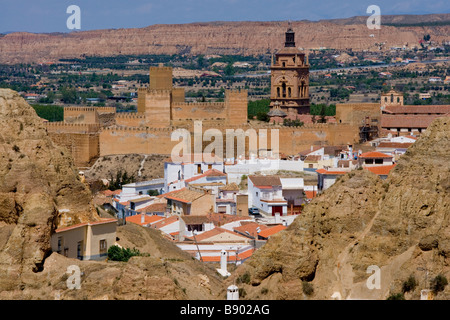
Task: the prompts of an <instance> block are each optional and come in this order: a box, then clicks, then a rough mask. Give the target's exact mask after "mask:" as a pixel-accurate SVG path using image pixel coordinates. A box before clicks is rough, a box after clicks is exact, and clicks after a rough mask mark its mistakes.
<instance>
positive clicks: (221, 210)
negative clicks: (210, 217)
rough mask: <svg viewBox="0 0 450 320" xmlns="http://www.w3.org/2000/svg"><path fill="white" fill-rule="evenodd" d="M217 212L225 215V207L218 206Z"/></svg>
mask: <svg viewBox="0 0 450 320" xmlns="http://www.w3.org/2000/svg"><path fill="white" fill-rule="evenodd" d="M217 211H218V212H219V213H227V206H218V207H217Z"/></svg>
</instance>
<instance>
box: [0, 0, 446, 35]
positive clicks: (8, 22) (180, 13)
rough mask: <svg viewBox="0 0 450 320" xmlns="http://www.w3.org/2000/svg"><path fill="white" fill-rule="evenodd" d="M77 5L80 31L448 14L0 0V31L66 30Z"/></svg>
mask: <svg viewBox="0 0 450 320" xmlns="http://www.w3.org/2000/svg"><path fill="white" fill-rule="evenodd" d="M70 5H77V6H78V7H79V8H80V11H81V13H80V17H81V19H80V20H81V23H80V27H81V28H80V31H85V30H95V29H120V28H142V27H147V26H149V25H153V24H181V23H191V22H209V21H286V20H292V21H296V20H304V19H305V20H311V21H317V20H321V19H336V18H349V17H353V16H369V15H370V14H368V13H366V10H367V7H368V6H370V5H377V6H379V7H380V11H381V15H383V14H386V15H392V14H430V13H450V1H449V0H129V1H126V0H120V1H118V0H38V1H37V0H0V8H1V9H0V32H11V31H27V32H36V33H41V32H46V33H47V32H70V31H71V30H69V29H68V27H67V20H68V19H69V18H70V16H71V13H66V11H67V8H68V7H69V6H70Z"/></svg>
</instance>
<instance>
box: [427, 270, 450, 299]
mask: <svg viewBox="0 0 450 320" xmlns="http://www.w3.org/2000/svg"><path fill="white" fill-rule="evenodd" d="M447 284H448V281H447V278H446V277H445V276H443V275H441V274H439V275H437V276H436V277H435V278H434V279H433V280H432V281H431V289H432V290H433V292H434V293H435V294H436V293H438V292H440V291H444V289H445V286H446V285H447Z"/></svg>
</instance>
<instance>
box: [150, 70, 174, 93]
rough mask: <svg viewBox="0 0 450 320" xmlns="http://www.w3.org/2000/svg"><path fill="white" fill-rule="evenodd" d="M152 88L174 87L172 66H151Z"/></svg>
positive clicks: (167, 88)
mask: <svg viewBox="0 0 450 320" xmlns="http://www.w3.org/2000/svg"><path fill="white" fill-rule="evenodd" d="M149 88H150V90H171V89H172V67H150V86H149Z"/></svg>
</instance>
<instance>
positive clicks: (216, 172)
mask: <svg viewBox="0 0 450 320" xmlns="http://www.w3.org/2000/svg"><path fill="white" fill-rule="evenodd" d="M226 176H227V174H226V173H223V172H222V171H219V170H217V169H209V170H208V171H205V172H204V173H203V174H201V175H198V176H194V177H192V178H189V179H186V180H185V182H187V183H189V182H192V181H195V180H198V179H200V178H203V177H226Z"/></svg>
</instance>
